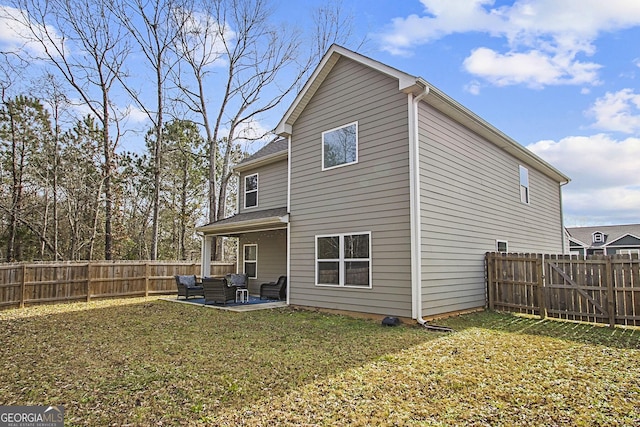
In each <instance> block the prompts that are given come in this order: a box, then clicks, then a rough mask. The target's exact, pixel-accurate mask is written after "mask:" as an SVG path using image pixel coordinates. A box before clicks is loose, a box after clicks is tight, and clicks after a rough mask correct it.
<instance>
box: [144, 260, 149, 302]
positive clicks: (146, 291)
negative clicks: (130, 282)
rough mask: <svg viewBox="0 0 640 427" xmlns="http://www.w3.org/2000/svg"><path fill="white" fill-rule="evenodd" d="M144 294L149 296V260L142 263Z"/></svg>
mask: <svg viewBox="0 0 640 427" xmlns="http://www.w3.org/2000/svg"><path fill="white" fill-rule="evenodd" d="M144 296H145V297H148V296H149V262H145V263H144Z"/></svg>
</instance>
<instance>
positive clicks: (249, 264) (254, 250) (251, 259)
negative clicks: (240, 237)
mask: <svg viewBox="0 0 640 427" xmlns="http://www.w3.org/2000/svg"><path fill="white" fill-rule="evenodd" d="M242 251H243V255H244V258H243V261H244V269H243V272H244V274H246V275H247V277H249V279H257V278H258V245H256V244H248V245H244V246H243V247H242Z"/></svg>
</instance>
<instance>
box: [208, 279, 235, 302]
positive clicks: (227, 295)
mask: <svg viewBox="0 0 640 427" xmlns="http://www.w3.org/2000/svg"><path fill="white" fill-rule="evenodd" d="M202 286H203V287H204V303H205V304H211V303H213V304H224V305H227V301H235V299H236V290H237V289H238V287H237V286H228V285H227V280H226V279H225V278H222V277H205V278H203V279H202Z"/></svg>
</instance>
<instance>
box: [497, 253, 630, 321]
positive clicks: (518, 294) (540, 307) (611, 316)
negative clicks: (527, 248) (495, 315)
mask: <svg viewBox="0 0 640 427" xmlns="http://www.w3.org/2000/svg"><path fill="white" fill-rule="evenodd" d="M485 259H486V273H487V293H488V305H489V308H490V309H493V310H502V311H511V312H519V313H527V314H533V315H538V316H540V317H542V318H544V317H547V316H548V317H553V318H559V319H567V320H576V321H583V322H592V323H603V324H608V325H611V326H614V325H632V326H640V260H639V259H638V255H636V254H633V255H631V256H630V255H612V256H604V255H592V256H589V257H587V258H586V259H582V258H579V257H578V256H575V255H573V256H569V255H543V254H504V253H496V252H488V253H487V254H486V257H485Z"/></svg>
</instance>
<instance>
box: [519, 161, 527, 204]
mask: <svg viewBox="0 0 640 427" xmlns="http://www.w3.org/2000/svg"><path fill="white" fill-rule="evenodd" d="M520 201H521V202H522V203H526V204H529V169H527V168H525V167H524V166H522V165H521V166H520Z"/></svg>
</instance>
